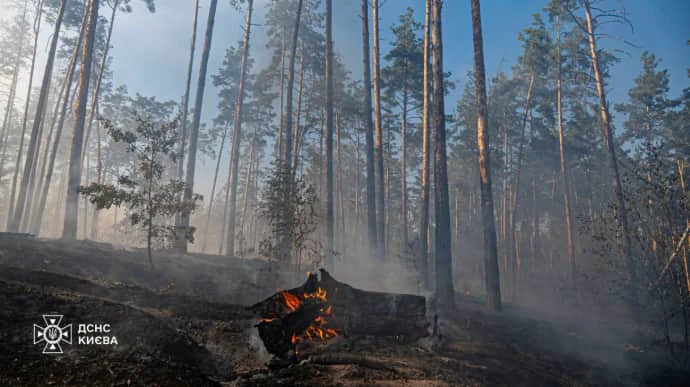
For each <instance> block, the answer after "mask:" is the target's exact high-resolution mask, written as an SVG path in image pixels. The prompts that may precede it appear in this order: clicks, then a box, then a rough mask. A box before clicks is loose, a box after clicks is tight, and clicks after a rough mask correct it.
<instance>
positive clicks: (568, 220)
mask: <svg viewBox="0 0 690 387" xmlns="http://www.w3.org/2000/svg"><path fill="white" fill-rule="evenodd" d="M561 69H562V63H561V20H560V15H559V16H558V21H557V31H556V109H557V119H558V149H559V154H560V161H561V178H562V179H563V209H564V211H565V232H566V242H567V246H566V252H567V255H568V263H569V266H570V281H571V283H572V285H573V288H575V286H576V278H577V268H576V266H575V236H574V235H573V218H572V214H571V209H570V190H569V188H568V187H569V182H568V164H567V162H566V159H565V134H564V129H563V97H562V91H561V88H562V86H561V85H562V74H561V73H562V70H561Z"/></svg>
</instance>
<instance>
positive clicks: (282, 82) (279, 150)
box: [276, 39, 287, 161]
mask: <svg viewBox="0 0 690 387" xmlns="http://www.w3.org/2000/svg"><path fill="white" fill-rule="evenodd" d="M282 44H283V47H282V50H281V52H280V113H279V117H278V139H277V140H276V153H277V155H276V160H278V161H280V160H282V159H283V126H284V125H283V124H284V123H285V96H284V94H285V55H286V51H287V50H286V49H285V39H283V42H282Z"/></svg>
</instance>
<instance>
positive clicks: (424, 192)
mask: <svg viewBox="0 0 690 387" xmlns="http://www.w3.org/2000/svg"><path fill="white" fill-rule="evenodd" d="M424 3H425V6H424V9H425V11H424V74H423V77H424V79H423V82H424V85H423V98H424V102H423V103H422V173H421V175H422V176H421V178H422V182H421V193H420V200H421V208H420V211H419V212H420V213H419V263H418V267H419V274H420V277H421V284H422V288H424V289H429V255H428V254H429V244H428V238H427V231H428V229H429V164H430V162H429V142H430V141H429V140H430V138H431V133H430V130H429V129H430V127H429V54H430V48H431V47H430V45H431V39H430V33H431V0H426V1H425V2H424Z"/></svg>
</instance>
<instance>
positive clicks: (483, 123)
mask: <svg viewBox="0 0 690 387" xmlns="http://www.w3.org/2000/svg"><path fill="white" fill-rule="evenodd" d="M472 35H473V39H472V40H473V42H474V76H475V82H476V89H477V145H478V148H479V149H478V154H479V177H480V179H479V183H480V187H481V200H482V224H483V229H484V265H485V268H484V273H485V274H484V281H485V283H486V285H485V286H486V303H487V306H488V307H489V308H491V309H493V310H495V311H500V310H501V287H500V278H499V274H498V252H497V249H496V224H495V221H494V201H493V197H492V190H491V154H490V149H489V125H488V122H489V118H488V112H487V105H486V80H485V79H486V78H485V72H484V43H483V39H482V20H481V10H480V5H479V0H472Z"/></svg>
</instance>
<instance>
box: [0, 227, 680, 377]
mask: <svg viewBox="0 0 690 387" xmlns="http://www.w3.org/2000/svg"><path fill="white" fill-rule="evenodd" d="M154 261H155V264H156V269H155V270H152V269H150V268H149V267H148V265H147V264H146V259H145V256H144V253H143V252H141V251H139V250H123V249H120V248H116V247H113V246H110V245H107V244H98V243H93V242H84V241H79V242H69V241H61V240H42V239H36V238H31V237H27V236H22V235H12V234H0V305H2V307H1V308H0V385H3V386H15V385H16V386H25V385H28V386H33V385H89V386H94V385H105V386H111V385H112V386H126V385H147V386H148V385H158V386H192V385H193V386H207V385H209V386H215V385H225V386H277V385H284V386H292V385H298V386H320V385H334V386H340V385H342V386H405V385H411V386H480V385H490V386H501V385H503V386H580V385H612V386H616V385H649V386H652V385H659V386H672V385H679V386H680V385H686V383H687V381H688V380H690V373H688V372H687V371H683V370H681V369H678V368H673V367H671V366H669V365H668V363H667V362H666V361H665V359H664V357H663V355H662V354H661V353H659V352H656V350H655V349H653V348H651V347H650V348H637V347H633V348H635V350H633V351H630V350H629V349H630V347H627V348H626V343H625V342H620V341H619V342H615V341H613V340H609V341H607V340H603V339H602V338H601V337H600V336H597V337H595V336H591V335H588V334H587V333H586V332H584V331H583V332H580V331H578V327H577V324H572V325H571V326H568V325H567V324H566V325H564V324H556V323H550V322H546V321H543V320H537V319H531V318H529V317H526V316H525V313H524V312H523V311H520V310H517V309H516V310H511V309H510V308H507V311H505V312H504V313H502V314H494V313H489V312H486V311H485V310H483V309H482V308H481V306H479V305H478V302H476V301H473V300H467V299H466V300H464V301H459V302H458V307H457V310H455V311H453V312H451V313H449V315H448V317H446V318H444V319H443V320H441V323H440V332H441V337H440V338H434V339H423V340H421V341H420V342H417V343H413V344H409V343H398V342H396V341H395V340H391V339H382V338H374V337H358V338H355V337H338V338H335V339H333V340H330V341H328V342H325V343H317V344H315V345H312V346H311V347H309V348H305V349H304V350H303V351H302V352H301V353H300V356H301V357H300V362H299V363H298V364H295V365H291V366H280V367H275V366H271V367H269V366H268V365H267V363H268V361H269V359H270V357H269V356H268V355H266V353H265V351H264V350H263V348H262V346H261V344H260V341H259V339H258V336H257V333H256V330H255V328H253V325H254V323H255V322H256V318H255V316H253V315H252V314H250V313H249V312H248V311H246V309H245V305H250V304H252V303H254V302H256V301H258V300H260V299H262V298H263V297H266V296H267V295H269V294H271V293H273V292H274V291H275V289H276V288H287V287H292V286H295V285H298V284H300V283H301V282H302V281H303V277H302V275H303V274H299V273H296V271H295V270H291V269H290V268H284V267H283V268H275V266H269V265H268V264H267V263H266V262H262V261H259V260H241V259H228V258H221V257H214V256H203V255H186V256H177V255H174V254H166V253H159V254H158V255H157V256H156V257H155V258H154ZM286 273H293V274H286ZM50 312H56V313H58V314H62V315H64V316H65V317H64V322H63V323H72V324H73V325H74V327H73V329H74V332H73V336H74V341H73V343H72V344H71V345H70V344H63V349H64V354H62V355H45V354H42V353H41V350H42V345H34V344H33V340H32V329H33V325H34V324H41V323H42V319H41V315H42V314H46V313H50ZM80 322H83V323H108V324H110V325H111V335H114V336H116V337H117V340H118V344H117V345H79V344H77V343H76V337H77V326H76V324H77V323H80Z"/></svg>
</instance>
